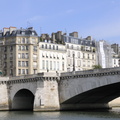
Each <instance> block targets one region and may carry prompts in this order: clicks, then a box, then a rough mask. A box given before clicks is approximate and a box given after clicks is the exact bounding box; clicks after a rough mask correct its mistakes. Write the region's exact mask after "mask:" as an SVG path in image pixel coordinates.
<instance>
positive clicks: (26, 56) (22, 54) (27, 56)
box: [18, 53, 29, 59]
mask: <svg viewBox="0 0 120 120" xmlns="http://www.w3.org/2000/svg"><path fill="white" fill-rule="evenodd" d="M18 58H19V59H28V58H29V54H28V53H18Z"/></svg>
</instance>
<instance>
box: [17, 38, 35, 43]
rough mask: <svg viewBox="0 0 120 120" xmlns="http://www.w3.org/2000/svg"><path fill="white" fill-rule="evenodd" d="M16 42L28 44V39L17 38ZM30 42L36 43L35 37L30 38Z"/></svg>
mask: <svg viewBox="0 0 120 120" xmlns="http://www.w3.org/2000/svg"><path fill="white" fill-rule="evenodd" d="M18 43H22V44H28V43H29V39H28V38H18ZM31 43H33V44H35V43H36V39H35V38H32V39H31Z"/></svg>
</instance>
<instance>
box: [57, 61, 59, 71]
mask: <svg viewBox="0 0 120 120" xmlns="http://www.w3.org/2000/svg"><path fill="white" fill-rule="evenodd" d="M57 70H59V62H57Z"/></svg>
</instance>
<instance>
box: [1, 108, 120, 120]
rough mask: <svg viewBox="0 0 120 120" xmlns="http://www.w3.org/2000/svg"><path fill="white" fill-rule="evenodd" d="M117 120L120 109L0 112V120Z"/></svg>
mask: <svg viewBox="0 0 120 120" xmlns="http://www.w3.org/2000/svg"><path fill="white" fill-rule="evenodd" d="M106 119H110V120H118V119H120V109H117V108H116V109H113V110H110V111H92V112H91V111H87V112H86V111H69V112H68V111H64V112H30V111H10V112H8V111H6V112H3V111H1V112H0V120H106Z"/></svg>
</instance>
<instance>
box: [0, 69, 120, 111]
mask: <svg viewBox="0 0 120 120" xmlns="http://www.w3.org/2000/svg"><path fill="white" fill-rule="evenodd" d="M119 96H120V68H109V69H98V70H89V71H76V72H71V73H61V74H57V73H49V72H48V73H40V74H37V75H28V76H20V77H12V78H9V77H1V78H0V110H26V109H28V110H30V109H31V110H33V111H55V110H78V109H79V110H80V109H100V108H101V109H105V108H109V105H108V102H110V101H111V100H113V99H115V98H117V97H119Z"/></svg>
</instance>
